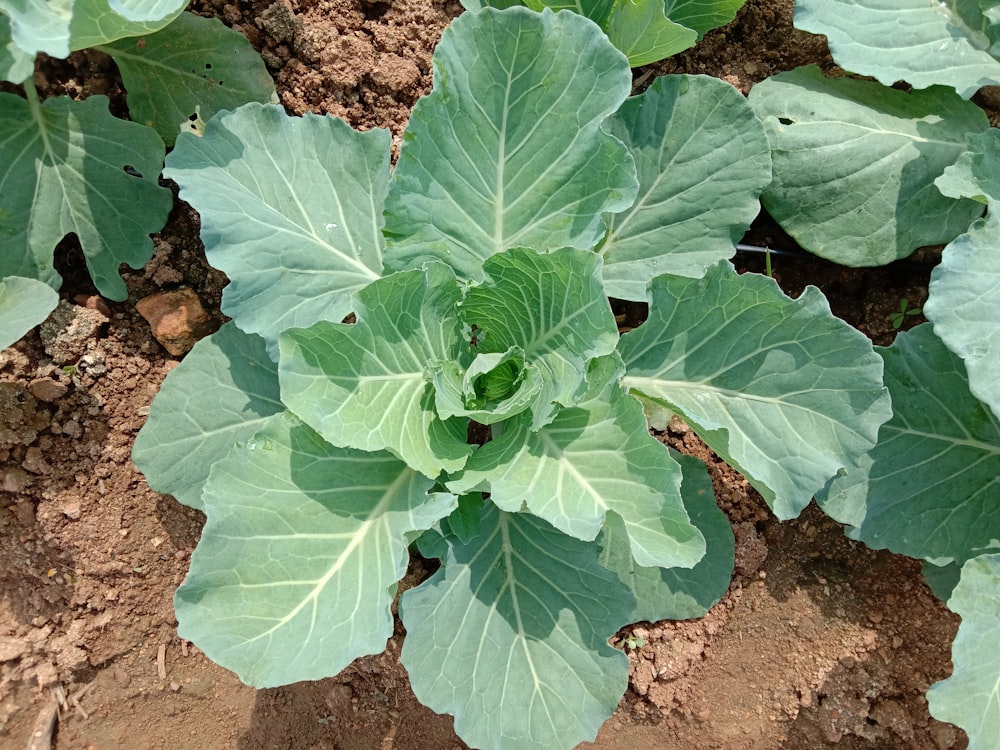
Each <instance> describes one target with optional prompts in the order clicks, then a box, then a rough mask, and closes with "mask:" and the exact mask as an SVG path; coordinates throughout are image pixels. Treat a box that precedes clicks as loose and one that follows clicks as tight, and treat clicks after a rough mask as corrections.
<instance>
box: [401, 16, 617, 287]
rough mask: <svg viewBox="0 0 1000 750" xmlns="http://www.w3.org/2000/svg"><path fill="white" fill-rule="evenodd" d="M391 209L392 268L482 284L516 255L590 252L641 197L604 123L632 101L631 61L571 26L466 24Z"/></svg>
mask: <svg viewBox="0 0 1000 750" xmlns="http://www.w3.org/2000/svg"><path fill="white" fill-rule="evenodd" d="M434 68H435V79H434V90H433V91H432V92H431V94H429V95H428V96H425V97H424V98H423V99H421V100H420V101H419V102H417V105H416V107H414V109H413V113H412V114H411V115H410V121H409V124H408V125H407V130H406V133H405V135H404V136H403V146H402V149H401V152H400V157H399V162H398V164H397V165H396V170H395V172H394V176H393V182H392V187H391V189H390V192H389V197H388V199H387V201H386V227H385V231H386V237H387V248H386V265H387V267H389V268H392V269H400V268H410V267H418V266H419V265H420V264H421V263H423V262H424V261H425V260H427V259H429V258H435V259H439V260H442V261H444V262H445V263H447V264H448V265H450V266H451V267H452V268H454V269H455V271H456V273H457V274H458V276H459V278H475V279H481V278H482V277H483V271H482V264H483V262H484V261H485V260H486V258H488V257H489V256H490V255H493V254H494V253H498V252H501V251H503V250H506V249H508V248H511V247H532V248H534V249H536V250H539V251H546V250H554V249H557V248H560V247H564V246H569V247H577V248H581V249H587V250H589V249H590V248H591V247H593V245H594V244H595V243H596V242H597V241H598V240H599V239H600V237H601V235H602V234H603V232H604V223H603V221H602V220H601V215H602V214H603V213H605V212H607V211H620V210H622V209H624V208H626V207H627V206H629V205H630V204H631V203H632V201H633V200H634V198H635V187H636V184H635V166H634V165H633V163H632V159H631V157H630V156H629V155H628V153H627V152H626V150H625V147H624V146H623V145H622V144H621V143H620V142H619V141H618V140H617V139H615V138H612V137H611V136H609V135H607V134H606V133H604V132H603V131H602V130H601V122H602V121H603V120H604V118H605V117H607V116H608V115H609V114H611V113H612V112H614V111H615V110H616V109H617V108H618V106H619V105H620V104H621V102H622V101H623V100H624V99H625V97H626V96H627V95H628V92H629V88H630V86H631V75H630V71H629V67H628V62H627V61H626V60H625V58H624V57H623V56H622V54H621V53H620V52H618V51H617V50H616V49H615V48H614V47H613V46H612V45H611V44H610V42H608V40H607V38H606V37H605V36H604V34H602V33H601V31H600V29H598V28H597V26H595V25H594V24H593V23H591V22H590V21H588V20H587V19H585V18H583V17H581V16H578V15H576V14H574V13H557V14H553V13H551V12H550V11H548V10H546V11H545V12H543V13H542V14H541V15H539V14H536V13H532V12H530V11H527V10H524V9H522V8H511V9H509V10H504V11H495V10H493V9H490V8H486V9H483V10H482V11H480V12H478V13H466V14H463V15H461V16H459V17H458V18H457V19H456V20H455V21H454V22H453V23H452V25H451V26H450V27H449V28H448V29H446V30H445V32H444V34H443V36H442V38H441V42H440V43H439V44H438V46H437V49H436V50H435V53H434Z"/></svg>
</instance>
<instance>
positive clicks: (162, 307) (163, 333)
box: [136, 289, 211, 357]
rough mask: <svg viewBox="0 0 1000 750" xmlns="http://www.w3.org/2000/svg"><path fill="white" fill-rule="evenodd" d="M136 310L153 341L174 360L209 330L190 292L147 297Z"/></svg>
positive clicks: (207, 322)
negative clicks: (150, 333) (147, 326)
mask: <svg viewBox="0 0 1000 750" xmlns="http://www.w3.org/2000/svg"><path fill="white" fill-rule="evenodd" d="M136 309H137V310H138V311H139V314H140V315H141V316H142V317H144V318H145V319H146V320H147V321H149V326H150V328H151V329H152V332H153V336H154V337H155V338H156V340H157V341H159V342H160V344H162V345H163V348H164V349H166V350H167V351H168V352H170V353H171V354H172V355H174V356H175V357H179V356H181V355H183V354H186V353H187V352H189V351H190V350H191V347H193V346H194V345H195V342H197V341H198V339H200V338H202V337H203V336H205V335H206V334H207V333H208V331H209V328H210V326H211V319H210V318H209V317H208V313H206V312H205V308H204V307H203V306H202V304H201V300H200V299H198V295H197V294H195V293H194V291H193V290H191V289H178V290H176V291H172V292H157V293H156V294H151V295H150V296H148V297H146V298H144V299H141V300H139V302H138V303H137V304H136Z"/></svg>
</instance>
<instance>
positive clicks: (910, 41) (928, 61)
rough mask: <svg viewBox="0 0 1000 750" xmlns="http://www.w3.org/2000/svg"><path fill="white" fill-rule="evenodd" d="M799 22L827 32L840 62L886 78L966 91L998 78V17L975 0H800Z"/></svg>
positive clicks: (888, 82) (886, 81)
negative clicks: (989, 16)
mask: <svg viewBox="0 0 1000 750" xmlns="http://www.w3.org/2000/svg"><path fill="white" fill-rule="evenodd" d="M795 25H796V26H797V27H798V28H800V29H804V30H805V31H811V32H813V33H814V34H824V35H825V36H826V38H827V40H828V42H829V44H830V51H831V52H832V53H833V59H834V60H836V61H837V64H838V65H840V66H841V67H843V68H847V69H848V70H851V71H854V72H855V73H860V74H861V75H866V76H872V77H873V78H876V79H878V80H879V81H881V82H882V83H884V84H885V85H886V86H891V85H892V84H893V83H895V82H896V81H906V82H907V83H909V84H911V85H913V86H914V87H916V88H918V89H922V88H927V87H928V86H933V85H934V84H944V85H947V86H952V87H953V88H955V89H956V90H957V91H958V93H959V94H961V95H962V96H963V97H964V98H966V99H968V98H969V97H971V96H972V95H973V94H975V93H976V91H978V90H979V89H980V88H981V87H983V86H996V85H997V84H998V83H1000V61H997V59H996V57H995V56H994V55H996V53H997V50H996V48H995V46H994V44H995V41H996V40H995V39H991V37H995V36H996V34H997V30H996V23H995V19H994V21H993V22H991V21H989V20H988V19H987V18H986V17H984V16H983V14H982V13H981V11H980V3H979V2H976V1H975V0H973V2H963V0H957V1H956V0H948V1H947V2H928V0H798V2H796V3H795Z"/></svg>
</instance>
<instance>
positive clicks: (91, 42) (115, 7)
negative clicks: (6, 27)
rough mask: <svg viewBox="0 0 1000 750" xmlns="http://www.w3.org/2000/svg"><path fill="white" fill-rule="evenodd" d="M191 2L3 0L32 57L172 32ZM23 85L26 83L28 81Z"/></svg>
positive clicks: (0, 7)
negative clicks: (170, 25) (166, 28)
mask: <svg viewBox="0 0 1000 750" xmlns="http://www.w3.org/2000/svg"><path fill="white" fill-rule="evenodd" d="M187 4H188V0H0V14H3V15H5V16H7V17H9V18H10V25H11V35H12V38H13V41H14V43H15V44H16V45H17V47H18V48H19V49H20V50H21V51H22V52H24V53H25V54H26V55H28V56H29V57H34V56H35V55H36V54H37V53H39V52H44V53H45V54H47V55H50V56H52V57H67V56H69V53H70V52H71V51H72V50H78V49H85V48H87V47H94V46H96V45H99V44H104V43H106V42H110V41H114V40H115V39H121V38H122V37H126V36H138V35H140V34H148V33H152V32H154V31H156V30H157V29H160V28H162V27H164V26H166V25H167V24H168V23H170V21H171V20H173V19H174V18H175V17H176V16H177V15H178V14H179V13H180V12H181V11H182V10H184V6H186V5H187ZM22 80H23V79H22Z"/></svg>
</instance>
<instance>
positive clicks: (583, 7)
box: [462, 0, 662, 26]
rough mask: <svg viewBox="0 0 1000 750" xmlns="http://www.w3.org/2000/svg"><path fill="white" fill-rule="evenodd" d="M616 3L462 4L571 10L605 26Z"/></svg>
mask: <svg viewBox="0 0 1000 750" xmlns="http://www.w3.org/2000/svg"><path fill="white" fill-rule="evenodd" d="M661 1H662V0H661ZM614 4H615V0H524V2H521V1H520V0H462V6H463V7H464V8H465V9H466V10H481V9H483V8H498V9H503V8H514V7H517V6H519V5H523V6H525V7H526V8H531V9H532V10H535V11H539V12H541V11H542V9H544V8H549V9H550V10H571V11H573V12H574V13H579V14H580V15H581V16H586V17H587V18H589V19H590V20H591V21H593V22H594V23H596V24H597V25H598V26H604V25H605V24H606V23H607V20H608V16H610V15H611V8H612V6H613V5H614Z"/></svg>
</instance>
